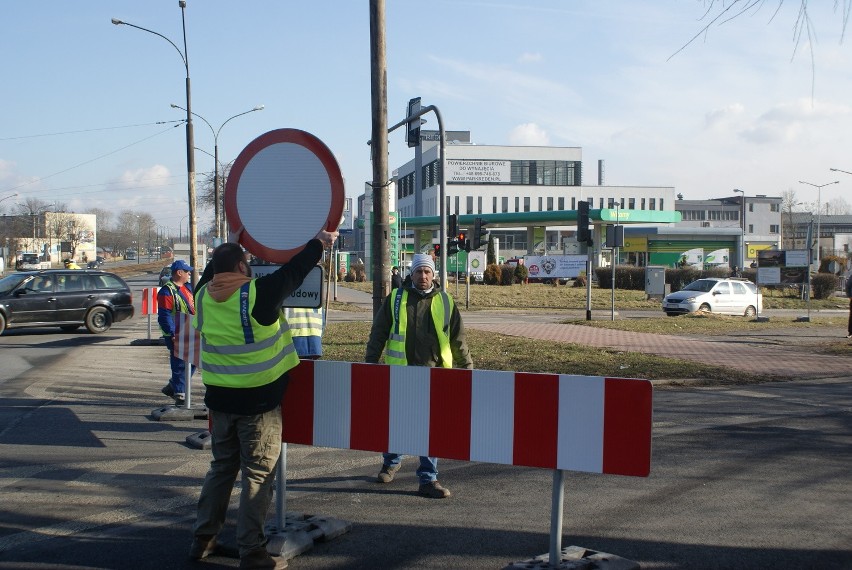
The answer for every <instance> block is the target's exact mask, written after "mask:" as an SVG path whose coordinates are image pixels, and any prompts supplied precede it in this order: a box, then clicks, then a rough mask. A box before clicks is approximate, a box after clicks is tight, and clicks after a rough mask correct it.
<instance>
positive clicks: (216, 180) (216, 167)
mask: <svg viewBox="0 0 852 570" xmlns="http://www.w3.org/2000/svg"><path fill="white" fill-rule="evenodd" d="M171 106H172V108H173V109H181V110H182V111H186V109H184V108H183V107H181V106H180V105H175V104H174V103H172V104H171ZM263 109H264V106H263V105H258V106H257V107H254V108H253V109H249V110H248V111H243V112H242V113H237V114H236V115H234V116H232V117H230V118H228V119H227V120H225V122H224V123H222V124H221V125H219V128H218V129H214V128H213V125H211V124H210V121H208V120H207V119H205V118H204V117H202V116H201V115H199V114H198V113H195V112H192V114H193V115H195V116H196V117H198V118H199V119H201V120H202V121H204V123H205V124H206V125H207V126H208V127H210V132H211V133H213V160H214V162H213V170H214V175H213V200H214V202H215V204H214V210H215V212H216V215H215V217H216V237H217V238H219V239H220V240H221V239H222V234H223V233H224V232H223V231H222V212H221V208H220V206H219V203H220V198H221V196H222V193H221V190H220V186H219V164H220V163H219V133H220V132H221V131H222V127H224V126H225V125H227V124H228V122H229V121H230V120H231V119H236V118H237V117H242V116H243V115H248V114H249V113H253V112H255V111H263ZM198 150H201V149H198ZM201 152H204V153H205V154H207V153H206V152H205V151H203V150H202V151H201ZM223 174H224V172H223ZM193 267H194V266H193Z"/></svg>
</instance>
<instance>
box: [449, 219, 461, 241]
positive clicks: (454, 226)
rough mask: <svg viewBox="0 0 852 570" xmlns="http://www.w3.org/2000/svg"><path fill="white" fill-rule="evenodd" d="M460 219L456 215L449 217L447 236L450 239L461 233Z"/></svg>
mask: <svg viewBox="0 0 852 570" xmlns="http://www.w3.org/2000/svg"><path fill="white" fill-rule="evenodd" d="M458 219H459V218H458V216H457V215H455V214H450V215H449V216H447V236H448V237H449V238H450V239H453V238H454V237H456V233H458V231H459V224H458Z"/></svg>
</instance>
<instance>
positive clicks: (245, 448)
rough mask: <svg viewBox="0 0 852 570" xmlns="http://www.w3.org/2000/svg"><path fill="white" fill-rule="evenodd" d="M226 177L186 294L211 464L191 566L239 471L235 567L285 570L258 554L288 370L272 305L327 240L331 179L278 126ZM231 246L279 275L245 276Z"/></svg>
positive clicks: (331, 227)
mask: <svg viewBox="0 0 852 570" xmlns="http://www.w3.org/2000/svg"><path fill="white" fill-rule="evenodd" d="M231 172H232V174H231V177H232V178H231V180H229V182H228V187H227V188H226V194H225V199H226V215H227V216H228V222H229V223H230V225H231V227H232V228H233V227H236V228H238V229H237V231H236V232H232V234H231V238H232V241H229V242H227V243H223V244H222V245H220V246H218V247H217V248H216V249H215V250H214V251H213V256H212V259H211V262H210V264H209V266H208V268H207V269H206V270H205V275H204V277H202V279H201V281H199V288H198V293H197V294H196V297H195V300H196V315H195V319H194V321H193V324H194V325H195V327H196V328H197V329H198V330H199V332H200V333H201V365H202V370H203V371H204V374H203V378H202V380H203V382H204V384H205V386H206V388H207V391H206V394H205V397H204V403H205V404H206V405H207V409H208V411H209V415H210V419H211V422H212V426H211V430H210V431H211V435H212V438H211V440H212V453H213V460H212V461H211V463H210V469H209V471H208V472H207V476H206V477H205V479H204V485H203V487H202V489H201V496H200V498H199V501H198V514H197V519H196V522H195V525H194V527H193V532H194V540H193V543H192V546H191V548H190V557H191V558H193V559H203V558H206V557H207V556H209V555H210V554H212V553H213V552H214V551H215V550H216V547H217V546H216V545H217V536H218V534H219V532H220V530H221V529H222V526H223V525H224V522H225V520H224V519H225V514H226V513H227V511H228V503H229V500H230V496H231V490H232V487H233V484H234V481H235V480H236V476H237V474H238V472H240V471H242V473H243V477H242V491H241V494H240V507H239V517H238V520H237V545H238V547H239V554H240V567H241V568H283V567H284V566H286V562H284V561H283V560H281V559H274V558H272V557H271V556H270V555H269V553H268V552H267V551H266V548H265V544H266V541H267V539H266V537H265V536H264V524H265V521H266V515H267V512H268V510H269V506H270V503H271V500H272V490H273V483H274V479H275V470H276V465H277V463H278V460H279V457H280V454H281V427H282V418H281V399H282V397H283V396H284V391H285V389H286V387H287V383H288V382H289V375H288V371H289V370H291V369H292V368H294V367H295V366H297V365H298V363H299V357H298V355H297V353H296V350H295V348H294V346H293V337H292V335H291V333H290V330H289V326H288V325H287V320H286V319H285V318H284V315H283V312H282V310H281V307H282V304H283V302H284V300H285V299H286V298H287V297H289V296H290V294H291V293H292V292H293V291H295V290H296V289H298V288H299V286H301V284H302V281H303V280H304V278H305V276H307V274H308V273H309V272H310V271H311V270H312V269H313V268H314V267H315V266H316V264H317V263H318V262H319V261H320V260H321V259H322V255H323V250H324V248H330V247H331V246H332V245H333V244H334V240H335V239H336V238H337V235H338V233H337V225H338V223H339V220H340V214H341V213H342V203H343V200H342V192H343V181H342V178H340V171H339V169H338V168H337V163H336V162H335V161H334V158H333V156H331V153H330V152H329V151H328V149H327V148H326V147H325V145H323V144H322V143H321V142H319V140H318V139H316V138H315V137H313V136H312V135H309V134H308V133H304V132H302V131H293V130H288V129H282V130H280V131H272V132H271V133H267V134H266V135H263V136H261V137H258V139H256V140H255V141H254V142H252V143H251V144H250V145H249V146H248V147H247V148H246V149H245V150H244V151H243V152H242V153H241V154H240V156H239V157H238V158H237V161H236V162H235V163H234V168H233V170H232V171H231ZM269 212H273V213H274V215H269ZM308 232H309V233H308ZM306 234H307V235H306ZM240 244H242V245H243V246H245V249H246V250H248V251H249V252H251V253H253V254H255V255H257V256H259V257H262V258H263V259H265V260H268V261H272V262H275V263H281V264H282V265H281V267H280V268H278V270H276V271H275V272H273V273H270V274H268V275H263V276H261V277H258V278H256V279H253V278H252V269H251V265H249V260H248V259H247V256H246V252H245V251H244V250H243V247H241V245H240ZM211 273H212V277H211V275H210V274H211Z"/></svg>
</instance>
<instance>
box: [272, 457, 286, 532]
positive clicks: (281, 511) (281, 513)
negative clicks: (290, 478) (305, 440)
mask: <svg viewBox="0 0 852 570" xmlns="http://www.w3.org/2000/svg"><path fill="white" fill-rule="evenodd" d="M275 515H276V527H277V528H278V530H279V531H283V530H284V529H285V527H286V526H287V444H286V443H284V442H282V443H281V456H280V457H279V459H278V477H277V478H276V479H275Z"/></svg>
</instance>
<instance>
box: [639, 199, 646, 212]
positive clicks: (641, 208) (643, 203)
mask: <svg viewBox="0 0 852 570" xmlns="http://www.w3.org/2000/svg"><path fill="white" fill-rule="evenodd" d="M639 209H640V210H644V209H645V198H642V205H641V206H640V207H639Z"/></svg>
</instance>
